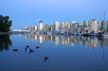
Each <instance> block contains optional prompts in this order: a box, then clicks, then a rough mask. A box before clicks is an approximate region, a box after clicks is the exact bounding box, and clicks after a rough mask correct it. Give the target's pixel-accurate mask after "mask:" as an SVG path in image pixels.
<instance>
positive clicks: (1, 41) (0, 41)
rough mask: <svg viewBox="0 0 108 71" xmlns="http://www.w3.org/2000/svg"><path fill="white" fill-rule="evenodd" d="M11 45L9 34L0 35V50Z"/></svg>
mask: <svg viewBox="0 0 108 71" xmlns="http://www.w3.org/2000/svg"><path fill="white" fill-rule="evenodd" d="M11 45H12V42H11V40H10V38H9V35H0V51H3V50H9V46H11Z"/></svg>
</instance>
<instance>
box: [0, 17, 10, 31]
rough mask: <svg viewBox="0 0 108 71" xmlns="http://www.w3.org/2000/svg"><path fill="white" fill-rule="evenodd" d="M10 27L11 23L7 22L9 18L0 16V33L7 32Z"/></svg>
mask: <svg viewBox="0 0 108 71" xmlns="http://www.w3.org/2000/svg"><path fill="white" fill-rule="evenodd" d="M11 26H12V21H11V20H9V16H2V15H0V32H9V31H10V27H11Z"/></svg>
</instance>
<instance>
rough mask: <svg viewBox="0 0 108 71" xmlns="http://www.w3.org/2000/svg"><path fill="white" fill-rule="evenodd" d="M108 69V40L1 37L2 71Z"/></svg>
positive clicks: (14, 35) (22, 35)
mask: <svg viewBox="0 0 108 71" xmlns="http://www.w3.org/2000/svg"><path fill="white" fill-rule="evenodd" d="M3 70H11V71H12V70H15V71H20V70H26V71H31V70H34V71H41V70H43V71H45V70H49V71H52V70H55V71H72V70H79V71H80V70H95V71H96V70H98V71H99V70H101V71H103V70H104V71H105V70H108V39H107V38H106V39H100V38H93V37H92V38H85V37H75V36H48V35H30V34H13V35H10V36H9V35H0V71H3Z"/></svg>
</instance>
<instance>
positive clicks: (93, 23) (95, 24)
mask: <svg viewBox="0 0 108 71" xmlns="http://www.w3.org/2000/svg"><path fill="white" fill-rule="evenodd" d="M89 26H90V28H89V30H90V31H91V32H98V30H99V24H98V21H97V20H96V19H92V20H91V21H90V22H89Z"/></svg>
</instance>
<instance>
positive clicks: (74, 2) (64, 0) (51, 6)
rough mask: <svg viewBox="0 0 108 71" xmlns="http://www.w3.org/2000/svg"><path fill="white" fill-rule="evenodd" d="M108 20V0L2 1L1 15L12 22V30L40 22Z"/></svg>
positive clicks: (0, 4)
mask: <svg viewBox="0 0 108 71" xmlns="http://www.w3.org/2000/svg"><path fill="white" fill-rule="evenodd" d="M104 12H105V13H106V17H105V19H106V20H108V17H107V16H108V0H0V15H4V16H6V15H8V16H9V17H10V19H11V20H12V22H13V23H12V27H11V29H15V28H17V29H20V28H21V29H22V28H24V27H25V26H30V25H32V24H35V25H38V22H39V21H40V20H43V22H44V23H45V24H53V23H54V21H59V22H63V21H69V22H72V21H77V22H82V21H84V20H91V19H97V20H99V21H100V20H103V15H104Z"/></svg>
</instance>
